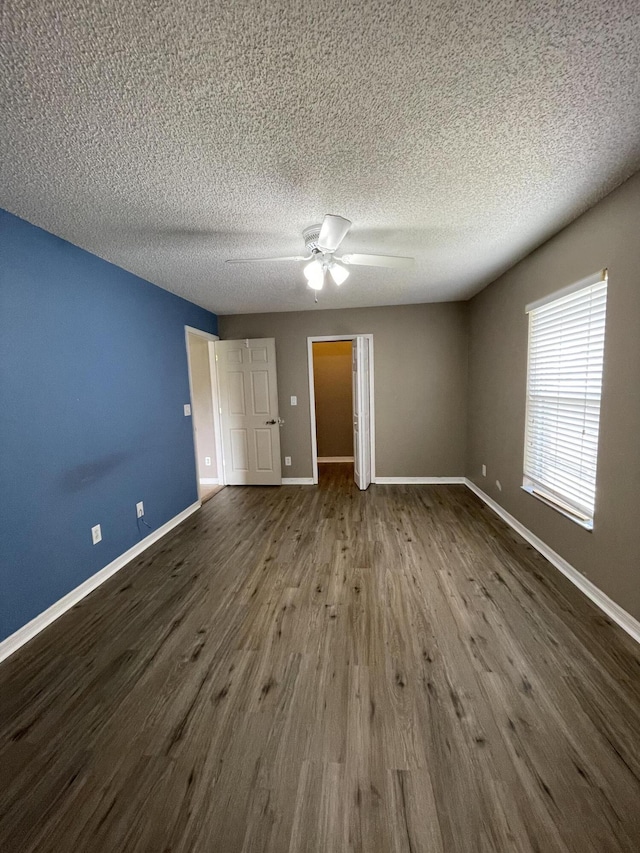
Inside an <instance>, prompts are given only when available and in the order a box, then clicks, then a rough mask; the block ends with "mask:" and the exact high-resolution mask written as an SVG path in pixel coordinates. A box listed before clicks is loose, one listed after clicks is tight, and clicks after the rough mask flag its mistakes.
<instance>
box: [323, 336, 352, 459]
mask: <svg viewBox="0 0 640 853" xmlns="http://www.w3.org/2000/svg"><path fill="white" fill-rule="evenodd" d="M351 349H352V343H351V341H318V342H317V343H315V344H314V345H313V377H314V389H315V398H316V436H317V440H318V456H353V381H352V369H351V362H352V355H351Z"/></svg>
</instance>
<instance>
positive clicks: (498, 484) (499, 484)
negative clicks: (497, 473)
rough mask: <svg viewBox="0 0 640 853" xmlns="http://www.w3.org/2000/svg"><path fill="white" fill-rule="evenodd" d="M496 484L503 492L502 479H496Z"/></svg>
mask: <svg viewBox="0 0 640 853" xmlns="http://www.w3.org/2000/svg"><path fill="white" fill-rule="evenodd" d="M496 486H497V487H498V491H499V492H501V491H502V483H501V482H500V480H496Z"/></svg>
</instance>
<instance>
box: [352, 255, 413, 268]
mask: <svg viewBox="0 0 640 853" xmlns="http://www.w3.org/2000/svg"><path fill="white" fill-rule="evenodd" d="M336 260H337V261H342V263H343V264H350V265H351V266H353V265H359V266H363V267H395V268H396V269H408V268H409V267H412V266H413V265H414V263H415V260H416V259H415V258H401V257H399V256H398V255H358V254H350V255H343V256H342V257H341V258H336Z"/></svg>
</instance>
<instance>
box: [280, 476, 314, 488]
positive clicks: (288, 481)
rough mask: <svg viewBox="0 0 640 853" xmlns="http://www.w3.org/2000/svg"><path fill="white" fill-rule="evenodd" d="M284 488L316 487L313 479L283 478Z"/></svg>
mask: <svg viewBox="0 0 640 853" xmlns="http://www.w3.org/2000/svg"><path fill="white" fill-rule="evenodd" d="M282 485H283V486H315V485H316V484H315V483H314V481H313V477H283V478H282Z"/></svg>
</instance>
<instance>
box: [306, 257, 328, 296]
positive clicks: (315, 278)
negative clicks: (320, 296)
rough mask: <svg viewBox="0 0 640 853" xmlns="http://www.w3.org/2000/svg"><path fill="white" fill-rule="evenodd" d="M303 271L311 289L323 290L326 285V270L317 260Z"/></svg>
mask: <svg viewBox="0 0 640 853" xmlns="http://www.w3.org/2000/svg"><path fill="white" fill-rule="evenodd" d="M303 271H304V275H305V278H306V279H307V282H308V284H309V287H311V288H312V289H313V290H322V286H323V284H324V269H323V267H322V264H321V263H319V262H318V261H317V260H313V261H311V263H310V264H307V265H306V267H305V268H304V270H303Z"/></svg>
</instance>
